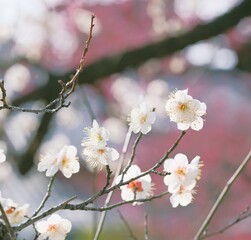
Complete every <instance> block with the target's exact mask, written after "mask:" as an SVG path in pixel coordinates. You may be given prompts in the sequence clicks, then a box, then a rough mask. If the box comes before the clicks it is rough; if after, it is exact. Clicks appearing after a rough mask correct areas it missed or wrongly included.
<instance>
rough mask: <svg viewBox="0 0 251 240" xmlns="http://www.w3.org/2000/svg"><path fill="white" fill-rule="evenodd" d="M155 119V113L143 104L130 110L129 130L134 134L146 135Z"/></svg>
mask: <svg viewBox="0 0 251 240" xmlns="http://www.w3.org/2000/svg"><path fill="white" fill-rule="evenodd" d="M155 119H156V116H155V112H154V111H153V109H151V108H150V107H149V106H148V105H147V104H146V103H145V102H143V103H141V104H140V105H139V106H138V107H135V108H133V109H132V111H131V113H130V115H129V119H128V121H129V126H130V128H129V130H130V131H131V132H134V133H138V132H142V133H143V134H147V133H148V132H150V131H151V129H152V124H153V123H154V121H155Z"/></svg>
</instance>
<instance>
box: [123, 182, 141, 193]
mask: <svg viewBox="0 0 251 240" xmlns="http://www.w3.org/2000/svg"><path fill="white" fill-rule="evenodd" d="M127 187H128V188H130V189H132V191H133V192H143V191H144V189H143V188H142V183H141V182H140V181H136V180H135V181H132V182H130V183H129V184H128V185H127Z"/></svg>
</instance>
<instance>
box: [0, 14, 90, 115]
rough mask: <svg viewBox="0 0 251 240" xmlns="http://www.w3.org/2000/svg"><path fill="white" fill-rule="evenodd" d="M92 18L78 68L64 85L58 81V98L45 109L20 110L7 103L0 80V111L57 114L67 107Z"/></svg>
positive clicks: (74, 85)
mask: <svg viewBox="0 0 251 240" xmlns="http://www.w3.org/2000/svg"><path fill="white" fill-rule="evenodd" d="M94 18H95V16H94V15H92V16H91V25H90V30H89V36H88V39H87V41H86V45H85V48H84V50H83V53H82V56H81V59H80V62H79V66H78V68H77V69H76V71H75V74H74V76H73V77H72V78H71V79H70V80H69V81H68V82H67V83H66V84H65V83H63V82H62V81H61V80H59V81H58V83H59V85H60V86H61V91H60V93H59V94H58V97H57V98H55V99H54V100H52V101H51V102H50V103H48V104H47V105H46V106H45V107H42V108H38V109H30V108H22V107H17V106H13V105H10V104H8V103H7V99H6V98H7V93H6V89H5V86H4V80H2V81H1V82H0V90H1V92H2V98H1V99H0V101H1V102H2V106H0V110H2V109H9V110H11V111H19V112H29V113H36V114H38V113H46V112H47V113H54V112H57V111H58V110H60V109H61V108H63V107H69V105H70V102H69V103H67V104H66V103H65V101H66V99H67V98H68V97H69V96H70V95H71V94H72V93H73V92H74V90H75V87H76V84H77V80H78V77H79V75H80V73H81V72H82V71H83V69H84V62H85V57H86V54H87V52H88V50H89V45H90V42H91V39H92V32H93V27H94Z"/></svg>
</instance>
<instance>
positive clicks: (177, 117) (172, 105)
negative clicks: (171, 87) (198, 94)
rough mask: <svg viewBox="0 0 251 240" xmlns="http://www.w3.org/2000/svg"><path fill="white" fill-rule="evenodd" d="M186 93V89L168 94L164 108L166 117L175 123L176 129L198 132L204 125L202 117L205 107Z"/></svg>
mask: <svg viewBox="0 0 251 240" xmlns="http://www.w3.org/2000/svg"><path fill="white" fill-rule="evenodd" d="M187 93H188V89H185V90H178V91H176V92H175V93H171V94H170V97H169V99H168V100H167V102H166V106H165V108H166V111H167V115H168V116H169V117H170V120H171V121H173V122H176V123H177V126H178V129H180V130H182V131H185V130H187V129H188V128H189V127H191V129H193V130H196V131H199V130H200V129H202V127H203V124H204V123H203V121H204V120H203V119H202V116H203V115H205V114H206V110H207V106H206V104H205V103H203V102H200V101H199V100H197V99H193V98H192V96H190V95H188V94H187Z"/></svg>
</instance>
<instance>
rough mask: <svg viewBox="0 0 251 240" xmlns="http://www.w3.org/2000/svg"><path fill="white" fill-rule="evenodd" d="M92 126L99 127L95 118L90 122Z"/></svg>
mask: <svg viewBox="0 0 251 240" xmlns="http://www.w3.org/2000/svg"><path fill="white" fill-rule="evenodd" d="M92 127H93V128H94V129H99V124H98V122H97V121H96V119H94V120H93V122H92Z"/></svg>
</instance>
